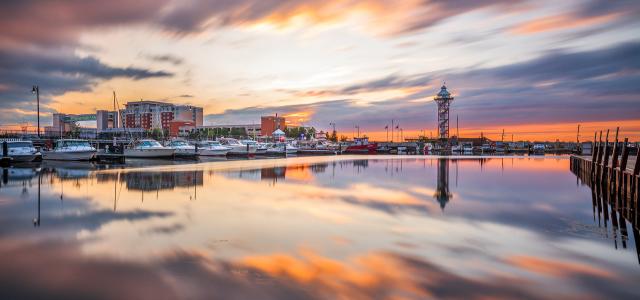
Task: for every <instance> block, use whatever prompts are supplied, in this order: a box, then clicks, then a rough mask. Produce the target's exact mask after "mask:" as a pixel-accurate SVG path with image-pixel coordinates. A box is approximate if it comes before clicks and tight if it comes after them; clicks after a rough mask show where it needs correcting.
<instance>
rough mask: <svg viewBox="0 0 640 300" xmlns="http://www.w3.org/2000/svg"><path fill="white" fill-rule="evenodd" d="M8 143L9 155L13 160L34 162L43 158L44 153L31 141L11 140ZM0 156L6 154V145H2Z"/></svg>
mask: <svg viewBox="0 0 640 300" xmlns="http://www.w3.org/2000/svg"><path fill="white" fill-rule="evenodd" d="M5 142H6V143H7V156H8V157H9V158H10V159H11V161H13V162H32V161H35V160H38V159H39V158H42V154H40V152H39V151H38V149H36V148H35V147H34V146H33V142H31V141H21V140H11V141H2V143H5ZM0 156H5V153H4V146H2V147H0Z"/></svg>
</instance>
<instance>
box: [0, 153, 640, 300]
mask: <svg viewBox="0 0 640 300" xmlns="http://www.w3.org/2000/svg"><path fill="white" fill-rule="evenodd" d="M567 170H568V161H567V160H566V159H564V158H535V159H533V158H499V157H497V158H489V159H486V158H485V159H482V160H477V159H471V158H465V159H445V158H438V159H423V158H417V157H408V158H398V157H364V158H363V157H362V156H357V157H347V156H345V157H337V158H299V159H286V160H280V159H276V160H269V161H243V162H236V163H234V164H228V163H227V162H224V163H219V162H215V163H210V164H196V165H192V166H188V165H180V166H175V167H148V168H133V169H107V170H100V169H99V168H96V167H95V166H91V165H77V166H73V167H69V166H65V165H53V166H51V165H47V166H45V165H43V166H35V167H33V168H25V169H16V168H9V169H3V170H2V171H3V172H2V174H3V178H2V182H3V184H2V185H1V186H0V205H2V207H1V208H2V209H1V210H0V255H2V256H3V257H11V258H12V259H11V260H0V270H1V271H0V291H2V292H0V295H1V296H2V298H6V299H15V298H38V297H40V298H42V297H47V298H56V297H60V298H69V297H71V298H94V297H95V295H101V296H102V297H103V298H117V299H123V298H136V299H137V298H157V297H159V298H169V299H172V298H196V299H198V298H210V297H211V295H216V296H217V297H220V298H243V299H244V298H251V299H260V298H267V299H315V298H322V299H327V298H329V299H335V298H347V299H368V298H394V297H404V298H472V297H474V296H475V295H482V296H484V297H487V298H489V297H490V298H523V299H540V298H558V297H563V298H585V297H587V296H588V297H589V298H636V297H638V296H639V295H640V291H639V290H638V287H637V285H636V282H637V280H639V279H640V278H639V277H640V275H639V270H640V267H638V265H637V264H636V262H637V260H638V252H637V251H638V250H637V249H638V246H637V242H636V241H637V239H638V233H637V230H635V229H634V227H633V226H631V223H630V220H629V219H625V216H624V214H625V210H622V213H620V211H621V210H619V209H617V207H622V206H621V205H618V206H616V205H617V204H615V201H614V202H611V201H609V200H607V199H603V197H605V195H602V193H601V192H599V191H598V190H597V189H590V188H589V187H588V186H586V185H578V186H577V187H576V186H575V178H574V177H573V175H572V174H571V173H569V172H567ZM38 191H41V192H38ZM605 194H606V193H605ZM61 195H64V197H60V196H61ZM589 198H591V201H589ZM612 203H613V206H612ZM445 207H446V210H445ZM614 219H615V221H614ZM36 220H37V225H39V226H40V227H36V228H35V229H34V227H33V225H35V224H36V222H35V221H36ZM32 221H33V222H32ZM31 223H33V225H32V224H31ZM599 224H600V225H601V226H603V227H602V228H606V229H607V230H602V228H601V227H599V226H598V225H599ZM610 228H616V230H613V231H609V230H608V229H610ZM629 231H631V232H632V233H633V234H631V233H630V232H629ZM613 232H615V233H613ZM612 240H614V243H613V246H612V243H611V241H612ZM630 262H632V263H630ZM39 266H47V268H46V269H42V268H40V267H39ZM56 270H64V272H65V274H73V275H69V276H68V277H65V278H62V279H61V278H60V276H56V274H55V272H58V271H56ZM114 286H117V287H118V288H117V289H115V288H113V287H114Z"/></svg>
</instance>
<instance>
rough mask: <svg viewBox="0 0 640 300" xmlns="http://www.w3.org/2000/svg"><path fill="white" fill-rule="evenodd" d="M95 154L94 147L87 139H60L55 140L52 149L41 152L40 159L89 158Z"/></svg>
mask: <svg viewBox="0 0 640 300" xmlns="http://www.w3.org/2000/svg"><path fill="white" fill-rule="evenodd" d="M95 155H96V148H94V147H92V146H91V144H89V141H87V140H76V139H61V140H57V141H56V145H55V148H54V149H53V150H50V151H43V152H42V159H48V160H91V159H93V157H94V156H95Z"/></svg>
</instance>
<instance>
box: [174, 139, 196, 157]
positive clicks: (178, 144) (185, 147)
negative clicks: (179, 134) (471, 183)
mask: <svg viewBox="0 0 640 300" xmlns="http://www.w3.org/2000/svg"><path fill="white" fill-rule="evenodd" d="M167 147H168V148H171V149H173V154H174V155H175V156H176V157H185V158H186V157H196V156H198V152H197V151H196V147H195V146H194V145H191V144H189V143H188V142H187V141H185V140H173V141H171V142H169V144H167Z"/></svg>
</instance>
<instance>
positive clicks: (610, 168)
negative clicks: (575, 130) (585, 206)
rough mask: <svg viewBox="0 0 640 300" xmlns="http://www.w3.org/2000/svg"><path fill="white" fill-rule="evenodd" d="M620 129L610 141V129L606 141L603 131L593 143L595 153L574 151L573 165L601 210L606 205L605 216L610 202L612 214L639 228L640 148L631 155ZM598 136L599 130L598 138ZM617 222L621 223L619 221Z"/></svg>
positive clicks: (572, 169)
mask: <svg viewBox="0 0 640 300" xmlns="http://www.w3.org/2000/svg"><path fill="white" fill-rule="evenodd" d="M618 132H619V129H616V133H615V138H614V140H613V141H612V142H609V131H607V133H606V136H605V140H604V141H602V131H600V137H599V139H597V142H594V143H593V147H592V149H593V151H592V153H591V155H589V156H582V155H572V156H571V158H570V168H571V172H573V173H574V174H575V175H576V176H577V177H578V180H579V181H581V182H582V183H583V184H585V185H587V186H588V187H589V188H591V191H592V196H593V201H594V205H596V204H597V207H598V211H599V213H600V212H601V209H604V213H605V219H606V218H607V217H608V214H607V213H606V210H607V208H606V206H607V205H608V206H610V208H611V213H612V214H613V213H617V214H619V216H620V217H622V218H624V219H626V220H627V221H629V222H630V223H631V224H632V225H633V227H634V228H636V229H638V228H639V227H638V221H640V220H638V197H639V194H640V177H639V176H638V174H639V173H640V151H636V155H635V157H634V156H631V155H630V152H631V151H630V150H631V149H630V148H629V147H628V145H629V143H628V139H627V138H625V139H624V142H622V143H620V142H619V141H618ZM596 137H597V134H596V136H594V141H596ZM636 150H637V149H636ZM612 221H613V219H612ZM615 223H616V224H618V223H619V221H616V222H615Z"/></svg>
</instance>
